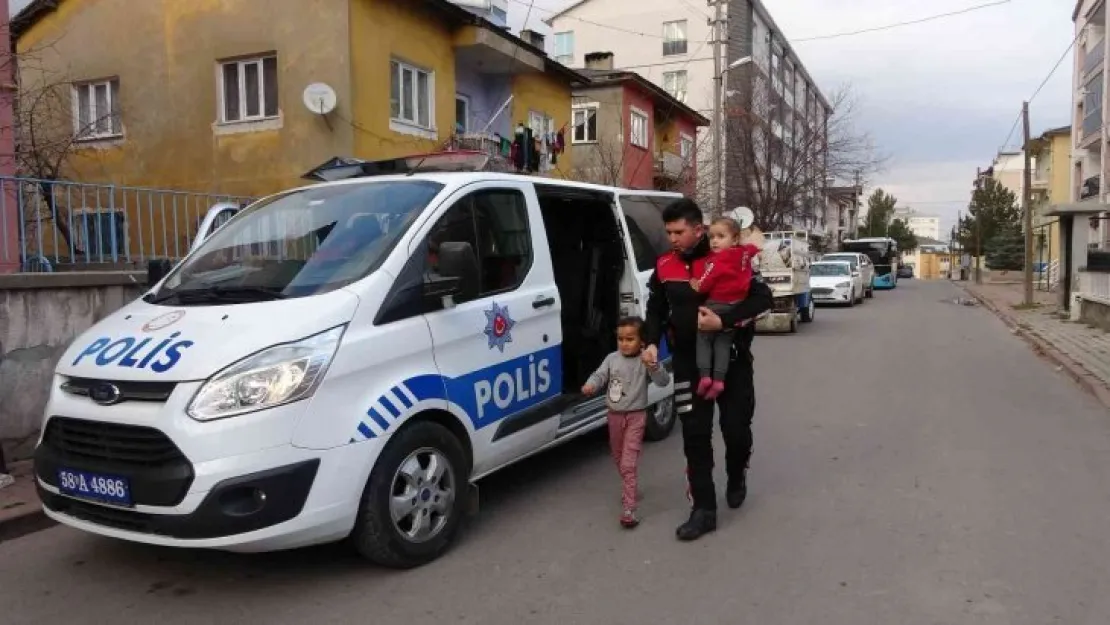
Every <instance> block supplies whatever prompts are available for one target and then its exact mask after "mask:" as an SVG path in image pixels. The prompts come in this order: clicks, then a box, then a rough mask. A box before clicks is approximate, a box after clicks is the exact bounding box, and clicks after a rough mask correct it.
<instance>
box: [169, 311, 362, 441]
mask: <svg viewBox="0 0 1110 625" xmlns="http://www.w3.org/2000/svg"><path fill="white" fill-rule="evenodd" d="M344 329H346V325H342V326H337V327H335V328H332V329H330V330H327V331H325V332H321V333H320V334H315V335H313V336H310V337H308V338H306V339H302V340H300V341H297V342H295V343H285V344H283V345H275V346H273V347H270V348H268V349H264V350H262V351H260V352H258V353H257V354H254V355H252V356H248V357H246V358H244V359H243V360H240V361H239V362H237V363H235V364H233V365H231V366H230V367H228V368H226V369H224V370H223V371H221V372H219V373H217V374H216V375H214V376H212V377H211V378H209V380H208V381H207V382H205V383H204V385H203V386H201V387H200V390H198V391H197V394H196V395H195V396H194V397H193V400H192V401H190V402H189V407H188V408H187V409H186V412H187V413H188V414H189V416H190V417H192V418H194V419H196V420H197V421H212V420H214V419H223V418H226V417H234V416H236V415H241V414H245V413H248V412H254V411H256V410H263V409H266V408H273V407H274V406H280V405H282V404H288V403H291V402H295V401H298V400H301V399H306V398H309V397H312V395H313V393H315V392H316V389H317V387H319V386H320V381H321V380H323V379H324V373H325V372H327V369H328V365H329V364H331V359H332V356H334V355H335V349H336V347H338V346H339V339H340V338H342V337H343V331H344Z"/></svg>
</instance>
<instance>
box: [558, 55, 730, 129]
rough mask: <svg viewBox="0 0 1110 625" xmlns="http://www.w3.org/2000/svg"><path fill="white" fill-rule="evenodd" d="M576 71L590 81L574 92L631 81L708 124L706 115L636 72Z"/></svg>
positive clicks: (705, 124) (700, 124)
mask: <svg viewBox="0 0 1110 625" xmlns="http://www.w3.org/2000/svg"><path fill="white" fill-rule="evenodd" d="M578 72H579V73H580V74H582V75H584V76H586V77H587V78H589V81H590V82H589V84H587V85H584V86H580V87H577V88H575V90H574V91H575V93H580V92H584V91H590V90H591V89H598V88H601V87H610V86H613V85H618V84H624V83H626V82H631V83H635V84H636V85H637V86H639V87H641V88H643V89H645V90H647V91H649V92H650V93H651V94H652V95H653V96H654V97H655V98H656V99H657V100H661V101H663V102H665V103H667V104H670V105H671V106H672V107H674V108H675V109H678V110H679V111H681V112H682V113H684V114H685V115H686V116H687V117H690V118H692V119H693V120H694V121H695V123H696V124H697V125H698V126H708V125H709V118H708V117H706V116H705V115H702V114H701V113H699V112H697V111H695V110H694V109H692V108H690V107H689V106H687V105H686V104H684V103H682V102H680V101H678V99H676V98H675V97H674V96H673V95H671V94H670V93H667V91H666V90H665V89H663V88H662V87H660V86H659V85H657V84H655V83H653V82H651V81H650V80H648V79H646V78H644V77H643V76H641V75H639V74H637V73H636V72H630V71H627V70H619V69H616V70H613V69H580V70H578Z"/></svg>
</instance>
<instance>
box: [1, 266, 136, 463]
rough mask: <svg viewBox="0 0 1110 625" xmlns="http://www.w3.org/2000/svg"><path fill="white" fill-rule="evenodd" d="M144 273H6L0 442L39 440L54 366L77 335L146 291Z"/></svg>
mask: <svg viewBox="0 0 1110 625" xmlns="http://www.w3.org/2000/svg"><path fill="white" fill-rule="evenodd" d="M144 281H145V275H144V274H142V273H138V272H134V273H133V272H118V273H117V272H112V273H80V274H76V273H74V274H67V273H57V274H16V275H8V276H0V443H2V444H3V445H4V448H5V454H6V456H7V457H8V459H19V458H23V457H26V456H27V455H28V454H29V453H30V451H31V448H32V446H33V445H34V443H35V438H36V435H37V433H38V429H39V423H40V422H41V420H42V413H43V409H44V408H45V406H46V399H47V395H48V392H49V386H50V381H51V378H52V376H53V371H54V365H55V364H56V363H57V361H58V358H59V357H60V356H61V355H62V352H64V351H65V349H66V347H68V346H69V344H70V342H72V341H73V339H74V338H75V337H76V336H77V335H78V334H80V333H81V332H83V331H84V330H85V329H87V328H89V327H90V326H92V325H93V324H94V323H96V322H97V321H99V320H101V319H103V318H104V317H107V316H108V315H109V314H111V313H112V312H114V311H116V310H118V309H119V308H121V307H123V306H124V305H125V304H127V303H128V302H129V301H131V300H133V299H135V298H136V297H138V296H139V295H140V294H142V292H143V290H144Z"/></svg>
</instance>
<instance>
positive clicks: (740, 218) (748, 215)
mask: <svg viewBox="0 0 1110 625" xmlns="http://www.w3.org/2000/svg"><path fill="white" fill-rule="evenodd" d="M727 216H728V217H731V218H733V219H735V220H736V221H737V223H739V224H740V227H741V228H750V227H751V225H752V224H753V223H755V213H753V212H752V209H750V208H748V207H747V206H738V207H736V208H734V209H732V211H730V212H729V213H728V215H727Z"/></svg>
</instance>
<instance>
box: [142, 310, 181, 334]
mask: <svg viewBox="0 0 1110 625" xmlns="http://www.w3.org/2000/svg"><path fill="white" fill-rule="evenodd" d="M184 316H185V311H184V310H175V311H173V312H168V313H166V314H164V315H159V316H157V317H155V318H153V319H151V320H150V321H148V322H146V323H144V324H143V332H154V331H157V330H161V329H162V328H168V327H169V326H172V325H173V324H175V323H177V322H178V321H180V320H181V318H182V317H184Z"/></svg>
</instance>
